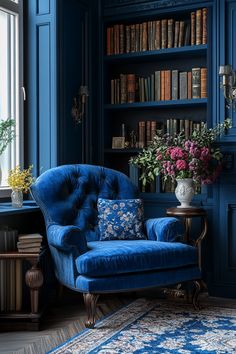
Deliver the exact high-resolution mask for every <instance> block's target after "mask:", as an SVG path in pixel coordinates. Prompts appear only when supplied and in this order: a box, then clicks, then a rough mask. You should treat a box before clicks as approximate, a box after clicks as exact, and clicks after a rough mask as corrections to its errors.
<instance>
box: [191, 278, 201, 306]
mask: <svg viewBox="0 0 236 354" xmlns="http://www.w3.org/2000/svg"><path fill="white" fill-rule="evenodd" d="M193 283H194V285H195V290H194V293H193V298H192V303H193V306H194V308H195V310H200V305H199V301H198V297H199V294H200V291H201V289H202V283H201V280H194V281H193Z"/></svg>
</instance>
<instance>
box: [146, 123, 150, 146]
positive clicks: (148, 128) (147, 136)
mask: <svg viewBox="0 0 236 354" xmlns="http://www.w3.org/2000/svg"><path fill="white" fill-rule="evenodd" d="M150 143H151V121H150V120H147V121H146V145H149V144H150Z"/></svg>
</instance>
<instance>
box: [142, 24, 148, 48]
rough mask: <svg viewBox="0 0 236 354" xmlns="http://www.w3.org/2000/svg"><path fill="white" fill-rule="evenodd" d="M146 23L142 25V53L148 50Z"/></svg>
mask: <svg viewBox="0 0 236 354" xmlns="http://www.w3.org/2000/svg"><path fill="white" fill-rule="evenodd" d="M147 32H148V30H147V22H143V24H142V51H146V50H147V49H148V43H147Z"/></svg>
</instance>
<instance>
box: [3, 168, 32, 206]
mask: <svg viewBox="0 0 236 354" xmlns="http://www.w3.org/2000/svg"><path fill="white" fill-rule="evenodd" d="M32 168H33V166H32V165H31V166H29V168H27V169H23V170H21V168H20V166H19V165H18V166H16V167H15V168H13V169H12V170H10V171H9V175H8V179H7V182H8V184H9V186H10V187H11V188H12V193H11V199H12V207H13V208H21V207H22V205H23V193H27V192H28V191H29V189H30V186H31V185H32V183H33V181H34V177H33V176H32V174H31V170H32Z"/></svg>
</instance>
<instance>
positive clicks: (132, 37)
mask: <svg viewBox="0 0 236 354" xmlns="http://www.w3.org/2000/svg"><path fill="white" fill-rule="evenodd" d="M135 46H136V38H135V25H131V26H130V51H131V52H132V53H133V52H135Z"/></svg>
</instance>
